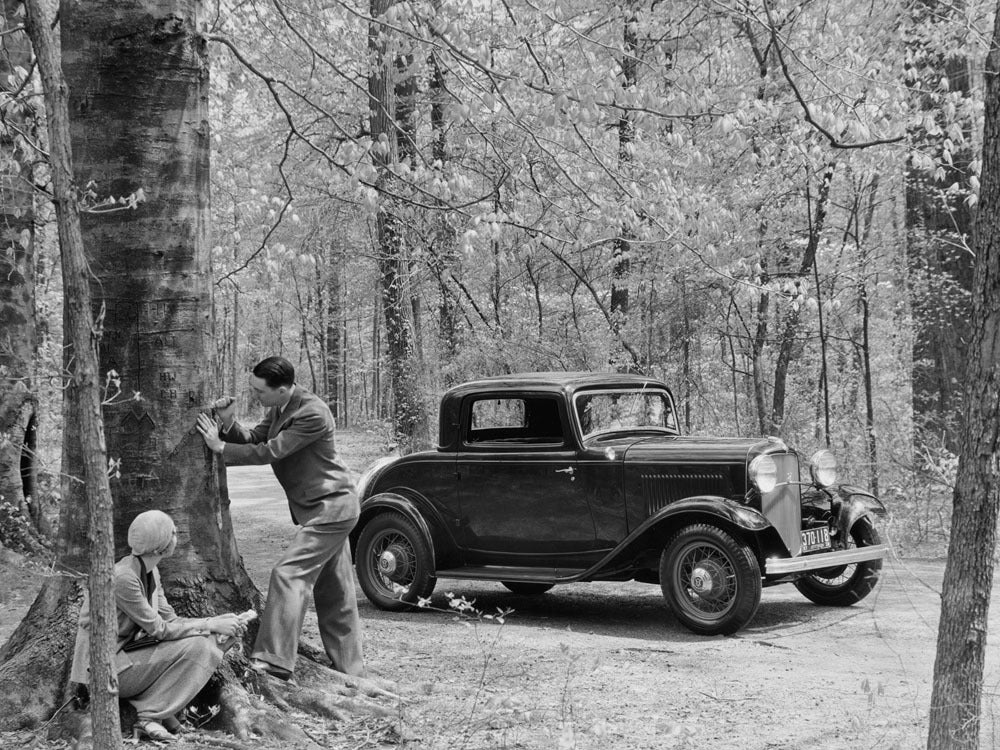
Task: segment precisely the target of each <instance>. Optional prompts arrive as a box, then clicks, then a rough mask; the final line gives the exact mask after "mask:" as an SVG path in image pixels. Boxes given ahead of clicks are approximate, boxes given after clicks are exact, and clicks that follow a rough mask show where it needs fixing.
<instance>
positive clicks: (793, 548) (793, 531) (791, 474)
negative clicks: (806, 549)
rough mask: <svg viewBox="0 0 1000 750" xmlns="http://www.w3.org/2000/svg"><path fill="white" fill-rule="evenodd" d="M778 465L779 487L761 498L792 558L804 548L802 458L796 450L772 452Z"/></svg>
mask: <svg viewBox="0 0 1000 750" xmlns="http://www.w3.org/2000/svg"><path fill="white" fill-rule="evenodd" d="M771 458H773V459H774V463H776V464H777V465H778V486H777V487H775V488H774V489H773V490H771V491H770V492H768V493H767V494H766V495H764V496H763V497H762V498H761V512H762V513H763V514H764V517H765V518H767V520H768V521H770V522H771V524H772V525H773V526H774V528H775V529H777V530H778V534H780V535H781V539H782V541H784V543H785V546H786V547H788V551H789V552H790V553H791V555H792V557H795V556H796V555H797V554H799V552H801V551H802V505H801V502H800V497H799V484H798V481H799V460H798V457H797V456H796V455H795V454H794V453H778V454H772V455H771Z"/></svg>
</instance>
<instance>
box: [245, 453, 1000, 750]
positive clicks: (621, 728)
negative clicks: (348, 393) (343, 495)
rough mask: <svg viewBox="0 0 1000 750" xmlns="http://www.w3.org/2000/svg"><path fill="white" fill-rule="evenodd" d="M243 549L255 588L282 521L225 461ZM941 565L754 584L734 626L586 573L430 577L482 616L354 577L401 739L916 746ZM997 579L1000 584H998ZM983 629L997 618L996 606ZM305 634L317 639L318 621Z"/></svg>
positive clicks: (275, 503)
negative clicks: (516, 582)
mask: <svg viewBox="0 0 1000 750" xmlns="http://www.w3.org/2000/svg"><path fill="white" fill-rule="evenodd" d="M229 476H230V495H231V497H232V502H233V507H232V513H233V519H234V525H235V526H236V530H237V536H238V538H239V541H240V550H241V551H242V553H243V556H244V559H245V561H246V564H247V566H248V569H249V570H250V571H251V575H252V576H253V577H254V580H255V581H256V582H257V584H258V585H259V586H261V587H262V588H264V587H266V585H267V573H268V566H269V563H270V561H272V560H274V559H275V558H276V557H277V556H278V554H279V553H280V550H281V549H282V547H283V545H284V544H285V543H286V541H287V539H288V538H289V536H290V535H291V533H292V526H291V522H290V521H289V518H288V512H287V509H286V505H285V502H284V499H283V496H282V493H281V490H280V488H279V487H278V486H277V484H276V483H275V482H274V479H273V477H272V476H271V474H270V470H269V469H267V468H266V467H265V468H257V467H241V468H231V469H230V474H229ZM943 568H944V566H943V563H942V562H938V561H919V560H904V561H899V560H896V561H892V562H890V563H889V564H888V565H887V566H886V569H885V570H884V575H883V582H882V583H881V584H880V586H879V588H878V589H877V590H876V591H875V592H874V593H873V594H872V595H871V596H870V597H869V598H868V599H867V600H865V601H864V602H862V603H861V604H860V605H857V606H855V607H851V608H847V609H824V608H821V607H817V606H815V605H813V604H811V603H809V602H808V601H806V600H805V599H804V598H803V597H802V596H801V595H799V594H798V592H797V591H796V590H795V589H794V588H792V587H791V586H779V587H775V588H771V589H765V591H764V596H763V603H762V605H761V607H760V610H759V612H758V614H757V616H756V618H755V619H754V620H753V622H752V623H751V624H750V626H749V627H747V628H746V629H744V630H743V631H741V632H740V633H739V634H738V635H737V636H735V637H715V638H703V637H698V636H694V635H692V634H691V633H690V632H688V631H687V630H686V629H684V628H682V627H681V626H680V625H679V624H678V623H677V622H676V621H675V620H674V619H673V617H672V616H671V615H670V613H669V611H668V610H667V608H666V606H665V604H664V603H663V600H662V598H661V596H660V592H659V587H657V586H651V585H648V584H638V583H625V584H621V583H589V584H574V585H569V586H564V587H557V588H555V589H553V590H552V591H550V592H549V593H547V594H544V595H542V596H537V597H524V596H515V595H514V594H511V593H509V592H507V590H506V589H504V588H502V587H501V586H500V585H499V584H492V583H470V582H461V581H448V580H440V581H438V585H437V588H436V590H435V595H434V598H433V603H434V606H435V607H438V608H441V609H445V610H447V609H448V597H447V596H446V593H448V592H451V593H454V594H455V595H456V596H464V597H465V598H466V599H469V600H472V599H474V600H475V603H476V607H477V608H478V609H479V610H480V611H481V612H484V613H488V614H489V613H494V612H495V611H496V610H497V609H498V608H500V609H506V608H513V609H514V612H513V613H512V614H511V615H509V616H508V617H507V618H505V623H504V624H503V625H499V624H498V623H497V622H496V621H495V620H494V621H484V622H481V623H475V624H470V623H463V622H458V621H456V620H455V618H454V616H453V615H452V614H448V613H439V612H433V611H421V612H413V613H404V614H390V613H386V612H382V611H380V610H377V609H375V608H373V607H372V606H371V605H370V604H369V603H368V602H367V600H365V599H364V597H363V595H362V594H361V593H360V589H359V592H358V596H359V599H360V601H361V616H362V619H363V621H364V627H365V639H366V641H365V643H366V657H367V660H368V664H369V667H370V669H371V671H372V672H373V673H375V674H377V675H380V676H383V677H385V678H388V679H391V680H395V681H398V682H400V683H402V684H404V685H407V686H409V687H410V688H412V691H413V692H412V697H411V700H410V701H409V702H408V704H407V705H405V706H403V707H402V708H401V709H400V710H401V712H402V713H403V718H404V722H405V725H406V726H407V727H408V729H409V735H408V738H407V740H406V741H405V742H404V745H405V746H406V747H411V748H442V749H443V748H458V747H462V748H469V749H470V750H472V749H474V748H518V747H521V748H594V749H595V750H596V749H597V748H601V749H602V750H604V749H606V748H622V749H624V748H657V749H660V748H705V749H709V750H714V749H717V748H718V749H728V748H733V749H734V750H736V749H738V750H765V749H767V750H775V749H778V748H781V749H784V750H798V749H799V748H815V749H817V750H818V749H822V748H830V749H834V748H838V749H839V748H852V749H856V748H877V749H879V750H882V749H883V748H900V749H903V748H905V749H907V750H909V749H910V748H913V749H914V750H915V749H916V748H920V747H923V746H924V743H925V741H926V739H925V738H926V722H927V706H928V703H929V700H930V691H931V674H932V669H933V663H934V648H935V639H936V634H937V612H938V607H939V594H938V592H939V590H940V581H941V575H942V572H943ZM998 588H1000V585H998ZM993 612H994V614H993V617H992V618H991V622H990V631H991V633H993V634H995V633H997V632H998V629H1000V614H998V613H997V609H996V608H994V610H993ZM306 637H307V638H308V639H310V640H312V641H314V642H315V643H316V645H318V636H317V633H316V628H315V620H314V619H313V618H312V617H311V616H310V617H308V618H307V629H306ZM991 641H992V644H993V645H991V648H990V654H989V656H988V660H987V675H986V683H985V693H986V696H985V700H984V707H983V708H984V713H983V745H982V746H983V747H984V748H991V747H996V746H998V745H1000V664H998V658H997V657H998V654H997V649H996V646H995V642H996V636H995V635H994V636H993V638H992V639H991Z"/></svg>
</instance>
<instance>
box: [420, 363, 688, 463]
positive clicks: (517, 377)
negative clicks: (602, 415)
mask: <svg viewBox="0 0 1000 750" xmlns="http://www.w3.org/2000/svg"><path fill="white" fill-rule="evenodd" d="M622 386H625V387H634V388H648V387H655V388H662V389H664V390H665V391H667V392H668V393H669V392H670V389H669V388H667V386H666V385H664V384H663V382H661V381H659V380H654V379H652V378H646V377H643V376H642V375H629V374H623V373H617V372H519V373H513V374H509V375H494V376H492V377H485V378H479V379H478V380H470V381H469V382H466V383H462V384H461V385H456V386H454V387H453V388H451V389H450V390H448V391H447V392H446V393H445V394H444V396H443V397H442V399H441V411H440V414H439V415H438V421H439V440H438V450H441V451H447V450H457V449H458V439H459V434H458V432H459V417H460V413H459V412H460V411H461V405H462V401H463V400H464V399H465V397H466V396H469V395H474V394H477V393H488V392H490V391H494V392H496V391H536V392H538V393H549V394H563V395H564V396H570V395H572V394H573V393H575V392H577V391H579V390H581V389H584V388H602V387H609V388H615V387H617V388H620V387H622Z"/></svg>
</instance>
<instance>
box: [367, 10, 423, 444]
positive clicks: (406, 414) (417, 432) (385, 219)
mask: <svg viewBox="0 0 1000 750" xmlns="http://www.w3.org/2000/svg"><path fill="white" fill-rule="evenodd" d="M392 4H393V0H372V2H371V15H372V18H375V19H377V18H378V17H379V16H381V15H382V14H383V13H385V11H386V10H387V9H388V8H389V7H390V6H391V5H392ZM368 49H369V52H370V53H371V59H372V68H371V70H370V71H369V78H368V92H369V126H370V129H371V138H372V142H373V144H375V148H374V149H373V161H374V166H375V169H376V170H377V172H378V177H377V179H376V189H377V190H378V191H379V192H380V193H381V195H380V200H379V209H378V215H377V216H376V236H377V241H378V256H379V279H380V293H381V298H382V314H383V317H384V318H385V335H386V351H387V353H388V356H389V375H390V379H391V381H390V384H391V388H392V397H393V427H394V429H395V431H396V434H397V436H398V438H399V440H400V448H401V450H402V452H404V453H408V452H412V451H413V450H419V449H421V448H424V447H428V446H429V444H430V434H429V418H428V415H427V408H426V406H425V404H424V402H423V397H422V394H421V391H420V388H419V377H418V374H419V372H420V363H419V361H418V358H417V356H416V347H415V345H414V339H413V333H412V331H411V330H410V327H409V322H408V319H407V315H406V307H405V306H406V303H407V301H408V300H407V295H406V292H405V288H404V287H405V273H404V272H405V269H406V257H405V247H404V240H403V227H402V224H401V222H400V219H399V217H398V216H397V210H396V206H395V203H394V201H395V199H394V198H392V197H391V195H390V194H391V193H393V192H395V190H393V185H394V184H395V183H396V180H395V179H394V175H393V169H394V167H395V165H396V164H397V163H398V161H399V158H400V146H399V139H400V132H399V127H398V125H397V123H396V122H395V121H394V119H393V114H395V113H396V112H397V108H396V107H397V104H396V92H395V87H394V84H393V81H392V70H393V68H394V66H395V56H394V53H393V52H391V51H390V44H389V38H388V30H387V29H386V28H384V27H382V26H380V25H379V23H378V21H372V22H371V25H370V27H369V32H368ZM404 151H405V149H404Z"/></svg>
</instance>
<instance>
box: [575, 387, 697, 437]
mask: <svg viewBox="0 0 1000 750" xmlns="http://www.w3.org/2000/svg"><path fill="white" fill-rule="evenodd" d="M574 404H575V407H576V408H575V409H574V411H575V412H576V417H577V419H578V420H579V422H580V430H581V432H582V433H583V437H584V439H586V438H588V437H592V436H593V435H597V434H598V433H602V432H628V431H634V430H651V429H656V430H666V431H669V432H671V433H674V434H676V433H677V431H678V430H677V417H676V415H675V414H674V406H673V402H672V401H671V400H670V395H669V394H668V393H667V392H666V391H662V390H651V389H648V388H629V389H624V388H615V389H608V390H601V391H585V392H583V393H578V394H577V395H576V397H575V399H574Z"/></svg>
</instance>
